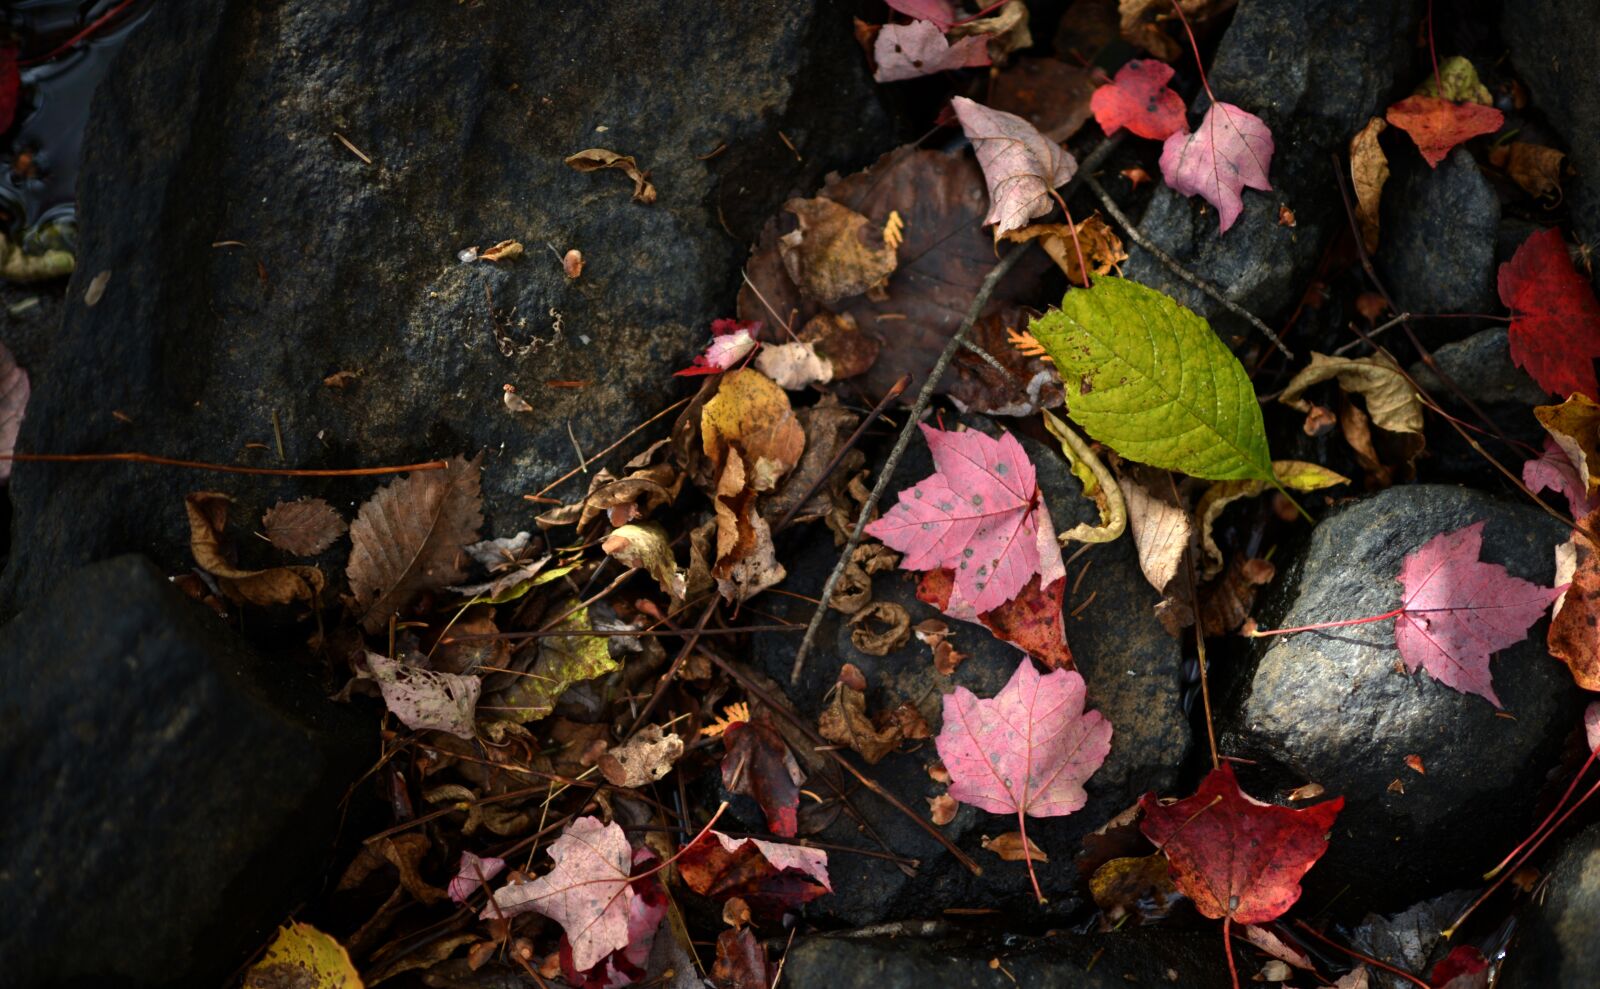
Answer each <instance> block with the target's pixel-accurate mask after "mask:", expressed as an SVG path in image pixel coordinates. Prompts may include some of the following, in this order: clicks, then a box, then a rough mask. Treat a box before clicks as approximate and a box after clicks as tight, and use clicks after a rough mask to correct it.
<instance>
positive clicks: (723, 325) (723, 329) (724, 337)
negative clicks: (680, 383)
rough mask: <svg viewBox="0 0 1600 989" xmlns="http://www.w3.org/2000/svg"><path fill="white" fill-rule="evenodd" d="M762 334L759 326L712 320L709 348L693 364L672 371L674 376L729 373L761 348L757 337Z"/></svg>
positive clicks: (684, 376)
mask: <svg viewBox="0 0 1600 989" xmlns="http://www.w3.org/2000/svg"><path fill="white" fill-rule="evenodd" d="M760 331H761V324H760V323H755V322H741V321H740V320H736V319H715V320H712V321H711V346H709V347H707V348H706V352H705V353H703V354H699V355H697V356H696V357H695V359H694V363H693V364H690V365H689V366H688V367H686V368H684V369H683V370H681V371H675V372H673V374H674V376H676V377H680V378H686V377H691V376H694V375H698V374H720V373H721V372H723V371H726V370H728V369H729V368H731V367H733V366H734V365H735V364H737V363H739V362H740V361H742V360H744V359H745V358H746V357H747V356H749V354H750V352H751V351H753V350H755V349H756V348H757V347H759V346H761V344H760V342H759V341H757V340H756V338H755V335H756V334H757V333H759V332H760Z"/></svg>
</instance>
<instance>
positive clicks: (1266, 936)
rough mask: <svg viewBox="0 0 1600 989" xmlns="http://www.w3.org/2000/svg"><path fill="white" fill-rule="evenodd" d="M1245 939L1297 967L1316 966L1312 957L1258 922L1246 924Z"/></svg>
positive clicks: (1308, 967)
mask: <svg viewBox="0 0 1600 989" xmlns="http://www.w3.org/2000/svg"><path fill="white" fill-rule="evenodd" d="M1244 939H1245V940H1246V941H1249V942H1250V943H1251V944H1253V945H1255V946H1256V947H1258V948H1260V949H1261V950H1262V951H1265V952H1266V953H1267V954H1269V955H1271V956H1272V957H1273V958H1276V959H1278V960H1279V961H1281V962H1286V963H1288V964H1290V965H1293V966H1294V967H1295V968H1306V969H1310V968H1314V966H1313V965H1312V964H1311V959H1310V958H1308V957H1306V956H1305V955H1304V954H1302V953H1301V952H1298V951H1296V950H1294V949H1293V948H1291V947H1289V946H1288V945H1287V944H1284V943H1283V939H1282V938H1280V937H1278V935H1276V934H1274V933H1272V932H1271V931H1269V930H1267V929H1266V928H1265V927H1260V926H1258V925H1256V924H1248V925H1246V926H1245V929H1244Z"/></svg>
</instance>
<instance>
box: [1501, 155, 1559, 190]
mask: <svg viewBox="0 0 1600 989" xmlns="http://www.w3.org/2000/svg"><path fill="white" fill-rule="evenodd" d="M1566 157H1567V156H1566V154H1565V153H1564V152H1561V151H1557V150H1556V149H1555V148H1547V147H1544V146H1543V145H1539V144H1528V143H1527V142H1525V141H1512V142H1511V150H1510V152H1509V154H1508V155H1507V160H1506V174H1507V175H1509V176H1511V181H1513V182H1515V183H1516V184H1517V185H1520V186H1522V188H1523V189H1525V190H1527V192H1528V193H1529V194H1530V195H1534V196H1554V197H1558V198H1559V197H1560V195H1561V162H1562V161H1564V160H1565V159H1566Z"/></svg>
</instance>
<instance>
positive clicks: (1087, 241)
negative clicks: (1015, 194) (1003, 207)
mask: <svg viewBox="0 0 1600 989" xmlns="http://www.w3.org/2000/svg"><path fill="white" fill-rule="evenodd" d="M1154 64H1157V65H1159V64H1160V63H1159V62H1158V63H1154ZM1074 234H1076V237H1074ZM1005 239H1006V240H1011V241H1017V242H1018V243H1021V242H1023V241H1029V240H1037V241H1039V246H1040V247H1043V248H1044V252H1045V253H1046V254H1048V255H1050V260H1052V261H1054V262H1055V263H1056V267H1058V268H1060V269H1061V271H1062V273H1063V274H1065V275H1066V276H1067V281H1069V282H1072V283H1073V284H1075V285H1082V284H1083V283H1084V281H1085V278H1086V276H1085V275H1084V267H1085V266H1087V267H1088V269H1089V272H1090V273H1091V274H1095V275H1107V274H1110V273H1111V271H1112V270H1113V269H1116V267H1117V265H1119V264H1121V263H1122V262H1124V261H1126V260H1128V252H1127V251H1126V250H1124V249H1123V247H1122V238H1120V237H1118V236H1117V235H1116V233H1115V232H1114V231H1112V229H1111V227H1110V226H1109V225H1108V224H1107V223H1106V221H1104V220H1102V219H1100V217H1099V215H1098V214H1097V215H1095V216H1091V217H1089V218H1088V219H1087V220H1084V221H1083V222H1082V223H1079V224H1076V225H1074V224H1071V223H1035V224H1033V225H1031V226H1027V227H1023V228H1022V229H1021V230H1012V231H1010V232H1009V233H1007V234H1006V235H1005ZM1080 251H1081V252H1082V254H1083V263H1082V264H1080V263H1079V260H1078V257H1079V252H1080Z"/></svg>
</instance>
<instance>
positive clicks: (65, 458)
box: [0, 453, 450, 477]
mask: <svg viewBox="0 0 1600 989" xmlns="http://www.w3.org/2000/svg"><path fill="white" fill-rule="evenodd" d="M4 460H14V461H16V462H17V463H19V464H99V463H130V464H156V465H158V466H161V467H186V468H188V469H190V470H211V471H216V472H217V473H219V474H257V475H266V476H268V477H372V476H375V475H378V474H404V473H408V472H410V471H414V470H444V469H445V468H447V467H449V466H450V463H449V461H445V460H429V461H427V462H426V463H421V464H403V465H401V466H399V467H351V468H347V469H344V470H331V469H329V470H311V469H301V468H295V467H240V466H236V465H234V464H210V463H206V462H204V461H200V460H177V459H174V458H172V457H158V456H156V455H155V454H152V453H0V461H4Z"/></svg>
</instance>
